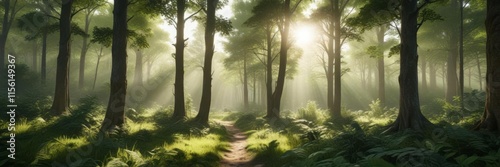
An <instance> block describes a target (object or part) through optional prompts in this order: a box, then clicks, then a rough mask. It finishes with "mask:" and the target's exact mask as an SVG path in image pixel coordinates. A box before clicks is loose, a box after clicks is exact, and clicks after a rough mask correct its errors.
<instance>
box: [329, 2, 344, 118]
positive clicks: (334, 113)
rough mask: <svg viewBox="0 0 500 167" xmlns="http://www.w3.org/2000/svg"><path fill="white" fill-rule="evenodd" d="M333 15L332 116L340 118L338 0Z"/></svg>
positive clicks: (339, 26) (340, 72) (340, 74)
mask: <svg viewBox="0 0 500 167" xmlns="http://www.w3.org/2000/svg"><path fill="white" fill-rule="evenodd" d="M333 11H334V15H333V22H334V26H335V30H334V32H335V33H334V34H335V41H334V43H335V74H334V77H335V85H334V86H335V88H334V91H335V92H334V94H335V95H334V101H333V110H332V111H331V112H332V117H333V118H341V117H342V115H341V113H340V112H341V98H342V97H341V80H340V78H341V77H342V71H341V69H342V68H341V64H342V62H341V60H340V57H341V54H340V53H341V50H340V49H341V46H340V42H341V41H340V35H341V24H340V15H341V14H342V13H341V12H340V2H339V0H334V10H333Z"/></svg>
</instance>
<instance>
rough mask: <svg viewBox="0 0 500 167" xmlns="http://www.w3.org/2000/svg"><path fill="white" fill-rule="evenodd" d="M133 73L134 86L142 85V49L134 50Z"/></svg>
mask: <svg viewBox="0 0 500 167" xmlns="http://www.w3.org/2000/svg"><path fill="white" fill-rule="evenodd" d="M135 56H136V57H135V73H134V86H142V81H143V76H142V57H143V56H142V51H141V50H140V49H136V50H135Z"/></svg>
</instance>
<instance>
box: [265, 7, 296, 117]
mask: <svg viewBox="0 0 500 167" xmlns="http://www.w3.org/2000/svg"><path fill="white" fill-rule="evenodd" d="M283 13H284V18H283V19H284V20H283V25H280V26H281V27H280V33H281V45H280V65H279V69H278V79H277V81H276V89H274V92H273V95H272V96H273V100H272V113H271V115H270V117H268V118H273V119H279V118H280V107H281V96H282V95H283V88H284V86H285V75H286V64H287V61H288V60H287V59H288V34H289V31H290V17H291V16H290V15H291V11H290V0H285V3H284V6H283Z"/></svg>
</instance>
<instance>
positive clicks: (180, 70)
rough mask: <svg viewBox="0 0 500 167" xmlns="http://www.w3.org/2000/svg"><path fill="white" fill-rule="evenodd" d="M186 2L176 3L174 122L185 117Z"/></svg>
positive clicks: (184, 0)
mask: <svg viewBox="0 0 500 167" xmlns="http://www.w3.org/2000/svg"><path fill="white" fill-rule="evenodd" d="M185 7H186V0H178V1H177V26H176V28H177V37H176V42H175V84H174V86H175V89H174V95H175V103H174V115H173V118H174V119H176V120H179V119H183V118H184V117H186V104H185V102H184V47H185V44H184V42H185V41H184V22H185V21H184V12H185Z"/></svg>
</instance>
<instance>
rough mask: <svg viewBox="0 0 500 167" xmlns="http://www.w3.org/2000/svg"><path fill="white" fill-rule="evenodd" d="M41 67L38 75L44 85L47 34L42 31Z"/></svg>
mask: <svg viewBox="0 0 500 167" xmlns="http://www.w3.org/2000/svg"><path fill="white" fill-rule="evenodd" d="M41 61H42V65H41V69H40V73H41V74H40V75H41V79H42V85H45V83H46V81H47V32H46V31H44V32H43V34H42V60H41Z"/></svg>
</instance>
